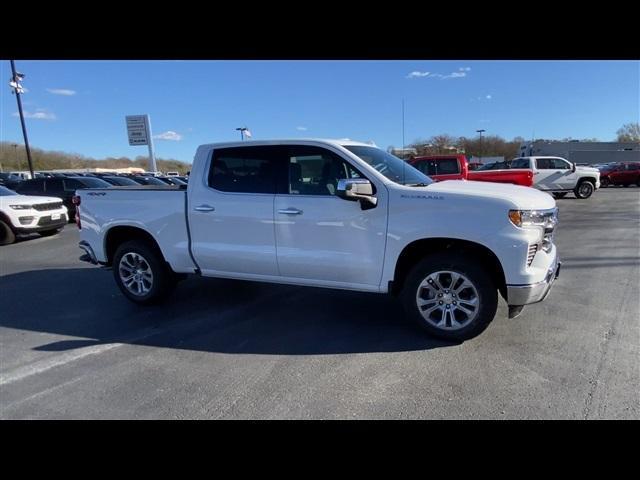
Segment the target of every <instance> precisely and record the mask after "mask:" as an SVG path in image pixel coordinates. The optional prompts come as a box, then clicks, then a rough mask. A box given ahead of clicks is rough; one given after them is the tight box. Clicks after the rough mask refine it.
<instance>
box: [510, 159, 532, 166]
mask: <svg viewBox="0 0 640 480" xmlns="http://www.w3.org/2000/svg"><path fill="white" fill-rule="evenodd" d="M511 168H529V159H527V158H519V159H516V160H514V161H513V162H511Z"/></svg>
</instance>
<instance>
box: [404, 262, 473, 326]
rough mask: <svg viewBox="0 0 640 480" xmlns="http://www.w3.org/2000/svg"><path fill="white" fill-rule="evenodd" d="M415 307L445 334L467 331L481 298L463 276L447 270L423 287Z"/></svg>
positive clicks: (435, 273) (421, 285)
mask: <svg viewBox="0 0 640 480" xmlns="http://www.w3.org/2000/svg"><path fill="white" fill-rule="evenodd" d="M416 303H417V305H418V310H419V311H420V314H421V315H422V317H423V318H424V319H425V320H426V321H427V322H429V323H430V324H431V325H433V326H434V327H436V328H439V329H442V330H459V329H461V328H463V327H466V326H467V325H468V324H470V323H471V322H472V321H473V320H474V319H475V318H476V316H477V315H478V312H479V311H480V296H479V295H478V291H477V290H476V287H474V285H473V283H471V281H470V280H469V279H468V278H467V277H465V276H464V275H462V274H461V273H457V272H450V271H446V270H445V271H439V272H434V273H432V274H430V275H429V276H428V277H426V278H425V279H424V280H423V281H422V283H420V285H419V286H418V291H417V292H416Z"/></svg>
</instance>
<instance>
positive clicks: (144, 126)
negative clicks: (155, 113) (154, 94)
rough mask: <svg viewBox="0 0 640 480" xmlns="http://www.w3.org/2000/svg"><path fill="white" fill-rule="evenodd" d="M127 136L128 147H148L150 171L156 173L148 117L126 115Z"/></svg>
mask: <svg viewBox="0 0 640 480" xmlns="http://www.w3.org/2000/svg"><path fill="white" fill-rule="evenodd" d="M125 118H126V121H127V135H128V136H129V145H131V146H138V145H148V146H149V161H150V169H151V171H152V172H156V171H157V170H158V169H157V167H156V157H155V155H154V154H153V137H152V135H151V122H150V120H149V115H127V116H126V117H125Z"/></svg>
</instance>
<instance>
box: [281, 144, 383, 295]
mask: <svg viewBox="0 0 640 480" xmlns="http://www.w3.org/2000/svg"><path fill="white" fill-rule="evenodd" d="M286 163H287V165H288V167H287V170H288V179H287V181H286V183H285V185H284V191H283V192H282V193H278V194H277V195H276V198H275V209H274V210H275V231H276V245H277V252H278V266H279V268H280V274H281V275H282V276H284V277H294V278H298V279H307V280H310V283H315V284H325V285H326V284H329V285H330V284H331V282H335V283H338V284H350V285H353V284H358V285H360V286H362V288H365V289H368V288H371V287H377V286H378V285H379V284H380V278H381V276H382V266H383V263H384V262H383V259H384V249H385V242H386V225H387V223H386V219H387V197H386V189H385V188H384V186H383V185H380V186H379V188H377V191H376V197H377V198H378V204H377V205H376V206H375V207H374V208H371V209H366V210H363V209H362V208H361V205H360V202H353V201H347V200H343V199H341V198H339V197H337V196H336V187H337V184H338V180H339V179H343V178H365V177H364V175H363V174H362V173H361V172H359V171H358V169H357V168H356V167H354V166H353V165H352V164H351V163H350V162H349V161H348V159H345V158H343V157H342V156H341V155H338V154H337V153H335V152H332V151H330V150H328V149H326V148H323V147H317V146H303V145H301V146H289V147H288V148H287V152H286ZM369 181H371V179H369ZM372 184H373V185H374V188H375V184H374V183H373V182H372Z"/></svg>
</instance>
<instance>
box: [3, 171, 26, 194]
mask: <svg viewBox="0 0 640 480" xmlns="http://www.w3.org/2000/svg"><path fill="white" fill-rule="evenodd" d="M23 181H24V180H23V179H22V178H21V177H19V176H18V175H15V174H13V173H6V172H4V173H0V185H4V186H5V187H7V188H8V189H10V190H13V189H15V188H16V187H17V186H18V185H20V184H21V183H22V182H23Z"/></svg>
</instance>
